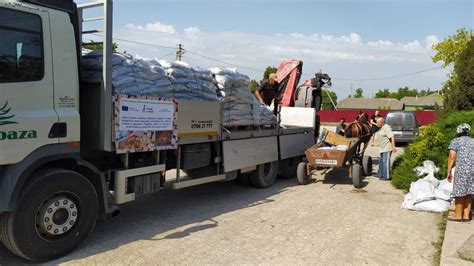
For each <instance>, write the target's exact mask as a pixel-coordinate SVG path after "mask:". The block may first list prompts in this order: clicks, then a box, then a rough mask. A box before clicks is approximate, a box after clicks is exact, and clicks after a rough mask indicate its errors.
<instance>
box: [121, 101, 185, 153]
mask: <svg viewBox="0 0 474 266" xmlns="http://www.w3.org/2000/svg"><path fill="white" fill-rule="evenodd" d="M176 114H177V104H176V102H175V101H171V100H165V99H161V98H157V97H146V96H143V97H138V96H128V95H116V96H115V112H114V116H115V148H116V152H117V153H127V152H147V151H155V150H167V149H176V148H177V143H178V142H177V139H178V138H177V126H176V125H177V122H176Z"/></svg>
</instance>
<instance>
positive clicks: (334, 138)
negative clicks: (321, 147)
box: [323, 129, 351, 147]
mask: <svg viewBox="0 0 474 266" xmlns="http://www.w3.org/2000/svg"><path fill="white" fill-rule="evenodd" d="M324 132H325V136H324V139H323V141H324V142H326V143H329V144H331V145H333V146H337V145H346V146H347V147H350V146H351V140H350V139H347V138H345V137H343V136H341V135H338V134H336V133H334V132H331V131H328V130H326V129H324Z"/></svg>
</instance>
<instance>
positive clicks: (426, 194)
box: [402, 160, 453, 212]
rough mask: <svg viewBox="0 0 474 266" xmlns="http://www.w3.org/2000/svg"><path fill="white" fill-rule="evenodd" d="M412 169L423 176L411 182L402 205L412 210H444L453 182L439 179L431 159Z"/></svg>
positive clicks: (447, 203)
mask: <svg viewBox="0 0 474 266" xmlns="http://www.w3.org/2000/svg"><path fill="white" fill-rule="evenodd" d="M414 171H415V172H416V173H417V175H418V176H423V175H426V176H425V177H424V178H422V179H419V180H417V181H416V182H412V183H411V185H410V192H409V193H407V194H406V195H405V198H404V201H403V204H402V207H403V208H405V209H409V210H414V211H427V212H444V211H446V210H447V209H448V208H449V205H450V204H451V203H450V201H451V192H452V191H453V184H452V183H451V182H449V181H448V180H446V179H444V180H441V181H439V180H438V179H436V178H435V177H434V174H435V173H436V172H438V171H439V169H438V167H436V165H435V164H434V163H433V162H432V161H429V160H427V161H424V162H423V166H419V167H416V168H415V169H414Z"/></svg>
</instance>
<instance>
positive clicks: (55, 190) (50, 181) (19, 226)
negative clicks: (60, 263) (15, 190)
mask: <svg viewBox="0 0 474 266" xmlns="http://www.w3.org/2000/svg"><path fill="white" fill-rule="evenodd" d="M98 209H99V206H98V197H97V193H96V191H95V189H94V186H93V185H92V184H91V183H90V182H89V180H87V179H86V178H85V177H84V176H82V175H80V174H78V173H76V172H73V171H69V170H62V169H53V168H48V169H43V170H41V171H39V172H37V173H36V174H35V175H34V176H33V179H32V182H31V183H29V184H28V185H27V186H26V188H25V189H24V190H23V192H22V195H21V198H20V200H19V202H18V205H17V208H16V210H15V211H14V212H11V213H4V214H2V215H1V216H0V231H2V235H3V243H4V244H5V246H6V247H7V248H8V249H9V250H10V251H11V252H13V253H15V254H16V255H18V256H20V257H23V258H25V259H27V260H31V261H48V260H51V259H54V258H58V257H61V256H64V255H66V254H68V253H70V252H71V251H72V250H74V249H75V248H77V247H78V246H79V245H80V244H81V243H83V242H84V241H85V240H86V238H87V237H88V236H89V234H90V233H91V232H92V229H93V228H94V226H95V223H96V220H97V215H98Z"/></svg>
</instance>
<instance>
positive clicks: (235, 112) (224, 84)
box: [209, 67, 276, 127]
mask: <svg viewBox="0 0 474 266" xmlns="http://www.w3.org/2000/svg"><path fill="white" fill-rule="evenodd" d="M209 70H210V72H212V74H213V75H214V77H215V78H216V81H217V83H218V87H219V89H221V90H223V92H224V93H223V94H224V95H225V96H224V99H223V104H222V112H223V121H224V126H227V127H229V126H246V125H254V126H261V125H275V124H276V117H275V115H273V113H272V112H271V111H269V110H268V109H267V107H266V106H263V105H261V104H260V102H259V101H258V100H257V98H255V96H254V95H252V93H251V92H250V88H249V84H250V78H249V77H248V76H246V75H244V74H241V73H239V72H238V71H237V70H236V69H235V68H218V67H213V68H210V69H209Z"/></svg>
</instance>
